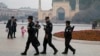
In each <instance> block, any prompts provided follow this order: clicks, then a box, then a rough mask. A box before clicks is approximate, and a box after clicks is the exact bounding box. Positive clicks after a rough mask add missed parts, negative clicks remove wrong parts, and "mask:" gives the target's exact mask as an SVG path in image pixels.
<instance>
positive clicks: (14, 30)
mask: <svg viewBox="0 0 100 56" xmlns="http://www.w3.org/2000/svg"><path fill="white" fill-rule="evenodd" d="M16 21H17V19H14V21H13V37H14V38H16V28H17V23H16Z"/></svg>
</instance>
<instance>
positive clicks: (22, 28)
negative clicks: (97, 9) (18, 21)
mask: <svg viewBox="0 0 100 56" xmlns="http://www.w3.org/2000/svg"><path fill="white" fill-rule="evenodd" d="M25 32H26V29H25V27H24V26H22V27H21V34H22V37H24V34H25Z"/></svg>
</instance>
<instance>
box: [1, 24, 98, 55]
mask: <svg viewBox="0 0 100 56" xmlns="http://www.w3.org/2000/svg"><path fill="white" fill-rule="evenodd" d="M21 26H22V25H18V27H17V32H16V37H17V38H16V39H13V40H12V39H7V37H6V36H7V33H6V32H5V25H3V24H0V56H21V55H20V53H21V52H23V51H24V48H25V44H26V40H27V33H26V34H25V37H24V38H22V37H21V32H20V28H21ZM23 26H25V27H26V25H23ZM89 26H90V25H89ZM89 26H88V27H85V28H84V27H80V26H77V27H76V28H75V30H81V29H82V30H84V29H91V27H89ZM63 29H64V26H54V31H53V33H54V32H59V31H62V30H63ZM39 34H40V35H39V41H40V43H41V46H40V47H39V50H40V52H41V51H42V48H43V46H42V42H43V37H44V31H43V28H41V29H40V33H39ZM52 42H53V44H54V45H55V46H56V48H57V49H58V50H59V52H58V54H57V55H53V50H52V49H51V48H50V47H49V46H48V47H47V48H48V49H47V54H46V55H42V54H40V55H38V56H100V42H99V41H98V42H95V41H92V42H91V41H79V40H72V42H71V45H72V46H73V47H74V48H75V49H76V54H75V55H73V54H72V52H71V51H70V50H69V53H68V54H67V55H63V54H61V52H63V50H64V40H63V39H57V38H56V37H54V36H53V40H52ZM34 53H35V50H34V48H33V47H32V45H30V49H29V50H28V55H27V56H34Z"/></svg>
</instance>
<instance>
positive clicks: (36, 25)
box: [35, 21, 41, 38]
mask: <svg viewBox="0 0 100 56" xmlns="http://www.w3.org/2000/svg"><path fill="white" fill-rule="evenodd" d="M35 27H36V37H37V38H38V35H39V29H40V28H41V26H40V25H39V21H36V22H35Z"/></svg>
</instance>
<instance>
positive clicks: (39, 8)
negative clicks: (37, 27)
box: [38, 0, 41, 20]
mask: <svg viewBox="0 0 100 56" xmlns="http://www.w3.org/2000/svg"><path fill="white" fill-rule="evenodd" d="M38 20H41V0H39V7H38Z"/></svg>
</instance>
